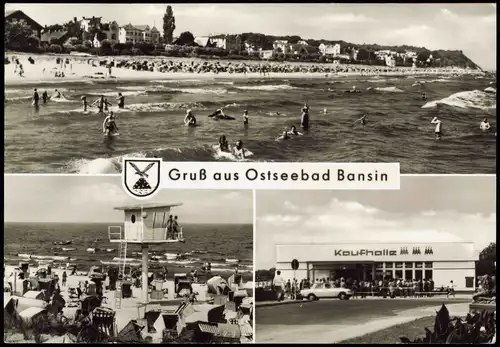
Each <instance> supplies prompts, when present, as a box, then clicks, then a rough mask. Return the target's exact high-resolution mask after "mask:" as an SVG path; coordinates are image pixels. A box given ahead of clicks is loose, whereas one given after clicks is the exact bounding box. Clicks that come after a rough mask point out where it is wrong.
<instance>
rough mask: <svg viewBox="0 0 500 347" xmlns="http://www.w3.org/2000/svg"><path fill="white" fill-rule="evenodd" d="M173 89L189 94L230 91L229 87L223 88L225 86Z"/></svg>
mask: <svg viewBox="0 0 500 347" xmlns="http://www.w3.org/2000/svg"><path fill="white" fill-rule="evenodd" d="M171 90H173V91H176V92H180V93H187V94H227V93H228V91H227V89H223V88H214V89H204V88H171ZM233 93H234V92H233ZM230 94H231V93H230Z"/></svg>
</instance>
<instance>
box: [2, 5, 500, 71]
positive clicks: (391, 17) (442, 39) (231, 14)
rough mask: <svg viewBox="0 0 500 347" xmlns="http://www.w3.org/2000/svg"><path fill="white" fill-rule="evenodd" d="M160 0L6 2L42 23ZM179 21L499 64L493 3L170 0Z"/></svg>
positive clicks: (132, 10) (194, 26) (212, 29)
mask: <svg viewBox="0 0 500 347" xmlns="http://www.w3.org/2000/svg"><path fill="white" fill-rule="evenodd" d="M165 8H166V4H165V5H160V4H102V5H101V4H6V10H13V9H19V10H22V11H25V13H26V14H27V15H29V16H30V17H32V18H33V19H34V20H36V21H37V22H39V23H40V24H42V25H46V24H47V25H50V24H56V23H61V22H67V21H69V20H72V19H73V17H75V16H76V17H78V18H79V19H80V18H81V16H87V17H90V16H102V17H103V18H104V19H105V20H109V21H112V20H115V21H116V22H117V23H118V24H120V25H124V24H128V23H133V24H137V25H139V24H149V25H153V24H155V25H156V26H157V28H158V29H159V30H160V31H162V18H163V14H164V13H165ZM172 8H173V11H174V16H175V20H176V26H177V29H176V31H175V33H174V35H179V34H180V33H181V32H183V31H191V32H192V33H193V34H194V35H195V36H205V35H209V34H222V33H229V34H237V33H243V32H258V33H263V34H268V35H299V36H301V37H302V38H305V39H309V38H312V39H330V40H344V41H347V42H352V43H357V44H362V43H377V44H385V45H401V44H409V45H416V46H419V47H422V46H424V47H426V48H429V49H455V50H462V51H463V52H464V53H465V54H466V55H467V56H468V57H469V58H471V59H472V60H473V61H474V62H475V63H477V64H478V65H479V66H481V67H482V68H483V69H487V70H491V69H495V68H496V5H495V4H494V3H469V4H456V3H455V4H453V3H441V4H324V3H323V4H173V5H172Z"/></svg>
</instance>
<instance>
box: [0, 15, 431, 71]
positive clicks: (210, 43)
mask: <svg viewBox="0 0 500 347" xmlns="http://www.w3.org/2000/svg"><path fill="white" fill-rule="evenodd" d="M5 20H6V21H25V22H26V23H27V24H28V25H29V26H30V27H31V28H32V29H33V35H34V36H36V37H38V38H39V39H40V42H41V43H42V44H50V43H51V42H54V41H55V42H57V43H59V44H63V43H64V42H66V41H67V40H68V39H69V38H71V37H76V38H77V39H79V40H84V41H90V42H91V43H92V45H93V46H94V47H100V46H101V43H102V41H103V40H105V39H106V40H109V41H111V42H116V43H123V44H125V43H132V44H135V43H140V42H144V43H151V44H154V45H158V44H160V42H161V40H160V38H161V33H160V31H159V30H158V29H157V28H156V27H155V26H154V25H153V26H149V25H136V24H132V23H129V24H125V25H119V24H118V23H117V22H116V21H106V20H104V19H103V18H102V17H89V18H86V17H83V18H82V19H80V20H78V19H77V18H76V17H75V18H74V19H73V21H71V22H68V23H67V24H65V25H64V26H59V27H63V30H51V29H49V28H47V27H45V28H44V27H43V26H41V25H40V24H39V23H37V22H36V21H34V20H33V19H32V18H30V17H29V16H28V15H26V14H25V13H24V12H23V11H7V12H6V13H5ZM194 41H195V43H196V44H198V46H201V47H217V48H222V49H224V50H227V51H238V52H239V51H246V52H248V53H257V52H258V53H259V54H260V57H261V58H263V59H268V58H271V57H272V56H273V54H275V53H284V54H293V55H299V54H301V53H303V52H304V51H306V52H311V51H315V52H317V53H320V54H321V55H323V56H326V57H329V58H333V59H334V60H335V59H336V60H339V59H345V60H358V53H359V50H358V49H355V48H354V47H341V45H340V44H339V43H336V44H325V43H322V44H320V45H319V46H318V47H314V48H313V49H312V50H311V47H309V44H308V43H307V42H306V41H304V40H300V41H298V42H297V43H294V44H292V43H290V42H289V41H287V40H275V41H274V42H273V49H269V50H265V49H264V48H263V47H257V46H256V45H255V44H251V43H249V42H245V41H243V40H242V37H241V36H240V35H228V34H211V35H208V36H198V37H195V39H194ZM373 53H374V55H375V59H377V60H380V61H385V63H386V65H387V66H395V61H396V59H398V58H399V59H401V60H403V61H404V62H406V61H408V60H409V59H411V60H412V61H413V62H414V61H416V58H417V53H416V52H414V51H406V52H404V53H401V52H395V51H391V50H380V51H376V52H373ZM432 59H433V58H432V55H431V56H430V57H429V61H430V60H432Z"/></svg>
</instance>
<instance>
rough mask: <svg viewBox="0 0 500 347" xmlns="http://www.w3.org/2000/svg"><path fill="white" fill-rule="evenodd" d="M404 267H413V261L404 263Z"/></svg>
mask: <svg viewBox="0 0 500 347" xmlns="http://www.w3.org/2000/svg"><path fill="white" fill-rule="evenodd" d="M405 268H406V269H413V263H405Z"/></svg>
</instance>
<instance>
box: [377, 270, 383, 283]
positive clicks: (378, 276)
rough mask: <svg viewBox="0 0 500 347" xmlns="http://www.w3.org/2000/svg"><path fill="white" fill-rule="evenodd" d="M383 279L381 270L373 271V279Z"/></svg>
mask: <svg viewBox="0 0 500 347" xmlns="http://www.w3.org/2000/svg"><path fill="white" fill-rule="evenodd" d="M383 277H384V273H383V272H382V270H380V271H375V279H376V280H377V281H379V280H381V279H382V278H383Z"/></svg>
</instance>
